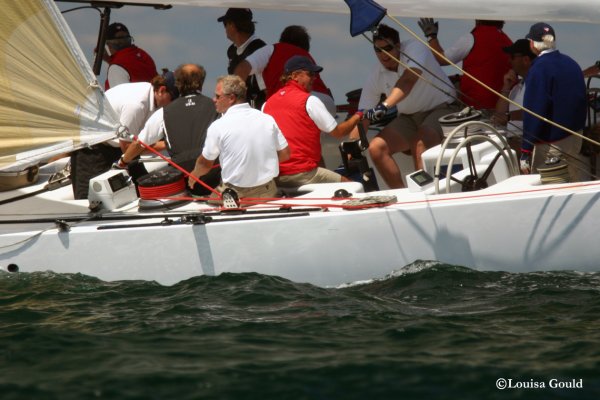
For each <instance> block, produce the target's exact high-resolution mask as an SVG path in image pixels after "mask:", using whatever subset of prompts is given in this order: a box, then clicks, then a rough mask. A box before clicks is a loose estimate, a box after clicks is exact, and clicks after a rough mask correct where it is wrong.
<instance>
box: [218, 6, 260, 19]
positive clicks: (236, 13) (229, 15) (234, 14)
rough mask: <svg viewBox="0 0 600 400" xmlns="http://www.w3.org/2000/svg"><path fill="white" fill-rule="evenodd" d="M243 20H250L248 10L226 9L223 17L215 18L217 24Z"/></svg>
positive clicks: (250, 12) (250, 14) (250, 15)
mask: <svg viewBox="0 0 600 400" xmlns="http://www.w3.org/2000/svg"><path fill="white" fill-rule="evenodd" d="M245 20H252V11H251V10H250V9H249V8H228V9H227V12H226V13H225V15H223V16H221V17H219V18H217V21H218V22H223V21H245Z"/></svg>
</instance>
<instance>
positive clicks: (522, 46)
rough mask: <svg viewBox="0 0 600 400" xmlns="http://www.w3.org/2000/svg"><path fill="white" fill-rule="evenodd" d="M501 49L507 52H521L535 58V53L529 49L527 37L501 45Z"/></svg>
mask: <svg viewBox="0 0 600 400" xmlns="http://www.w3.org/2000/svg"><path fill="white" fill-rule="evenodd" d="M502 51H504V52H505V53H507V54H513V55H514V54H521V55H524V56H528V57H529V58H535V54H533V52H532V51H531V47H529V40H527V39H519V40H517V41H516V42H514V43H513V44H511V45H510V46H508V47H503V48H502Z"/></svg>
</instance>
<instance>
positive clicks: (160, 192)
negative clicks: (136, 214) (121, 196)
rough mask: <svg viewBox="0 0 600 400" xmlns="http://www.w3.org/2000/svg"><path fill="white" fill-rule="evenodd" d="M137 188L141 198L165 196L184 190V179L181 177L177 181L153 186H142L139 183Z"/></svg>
mask: <svg viewBox="0 0 600 400" xmlns="http://www.w3.org/2000/svg"><path fill="white" fill-rule="evenodd" d="M138 190H139V191H140V198H141V199H142V200H154V199H156V198H165V197H169V196H171V195H174V194H178V193H181V192H183V191H184V190H185V180H184V179H183V177H181V179H179V180H177V182H173V183H168V184H166V185H160V186H154V187H144V186H142V185H139V186H138Z"/></svg>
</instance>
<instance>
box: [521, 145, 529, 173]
mask: <svg viewBox="0 0 600 400" xmlns="http://www.w3.org/2000/svg"><path fill="white" fill-rule="evenodd" d="M519 167H520V169H521V173H522V174H523V175H527V174H529V173H531V153H530V152H525V151H522V150H521V161H520V163H519Z"/></svg>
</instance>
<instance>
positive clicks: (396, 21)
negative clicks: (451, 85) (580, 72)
mask: <svg viewBox="0 0 600 400" xmlns="http://www.w3.org/2000/svg"><path fill="white" fill-rule="evenodd" d="M387 16H388V17H389V18H390V19H391V20H392V21H394V22H395V23H396V24H398V26H400V27H401V28H402V29H404V30H405V31H407V32H408V33H410V34H411V35H412V36H413V37H414V38H415V39H417V40H418V41H420V42H421V43H423V44H424V45H425V46H427V47H428V48H429V49H430V50H431V51H432V52H433V53H434V54H436V55H438V56H439V57H440V58H442V59H443V60H444V61H446V62H447V63H448V64H449V65H451V66H452V67H454V68H456V69H457V70H458V71H459V72H461V73H463V74H465V75H466V76H468V77H469V78H471V79H473V80H474V81H475V82H477V83H478V84H479V85H481V86H483V87H484V88H486V89H487V90H489V91H490V92H492V93H494V94H496V95H497V96H498V97H500V98H502V99H503V100H506V101H507V102H509V103H510V104H512V105H514V106H515V107H517V108H519V109H521V110H523V111H525V112H526V113H528V114H530V115H533V116H534V117H536V118H538V119H540V120H542V121H544V122H546V123H548V124H550V125H553V126H554V127H556V128H559V129H562V130H564V131H565V132H568V133H570V134H571V135H575V136H578V137H580V138H581V139H584V140H587V141H588V142H590V143H592V144H594V145H596V146H600V143H598V142H597V141H595V140H593V139H591V138H588V137H586V136H584V135H582V134H580V133H578V132H575V131H573V130H571V129H569V128H567V127H564V126H562V125H560V124H558V123H556V122H554V121H551V120H549V119H548V118H546V117H542V116H541V115H539V114H537V113H535V112H533V111H531V110H530V109H528V108H525V107H524V106H523V105H522V104H519V103H517V102H515V101H513V100H511V99H509V98H508V97H506V96H504V95H502V93H500V92H497V91H496V90H494V89H492V88H491V87H489V86H488V85H486V84H485V83H483V82H481V81H480V80H479V79H477V78H475V77H474V76H473V75H471V74H469V73H468V72H465V71H464V70H463V69H462V68H460V67H459V66H458V65H456V64H455V63H453V62H452V61H450V60H449V59H448V58H447V57H446V56H445V55H444V54H442V53H440V52H439V51H437V50H436V49H434V48H433V47H431V46H430V45H429V43H427V42H426V41H425V40H423V39H421V37H420V36H419V35H417V34H416V33H415V32H413V31H412V30H411V29H410V28H409V27H407V26H406V25H404V24H403V23H402V22H400V21H399V20H398V19H396V18H394V17H393V16H391V15H389V14H387ZM396 61H397V60H396Z"/></svg>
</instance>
